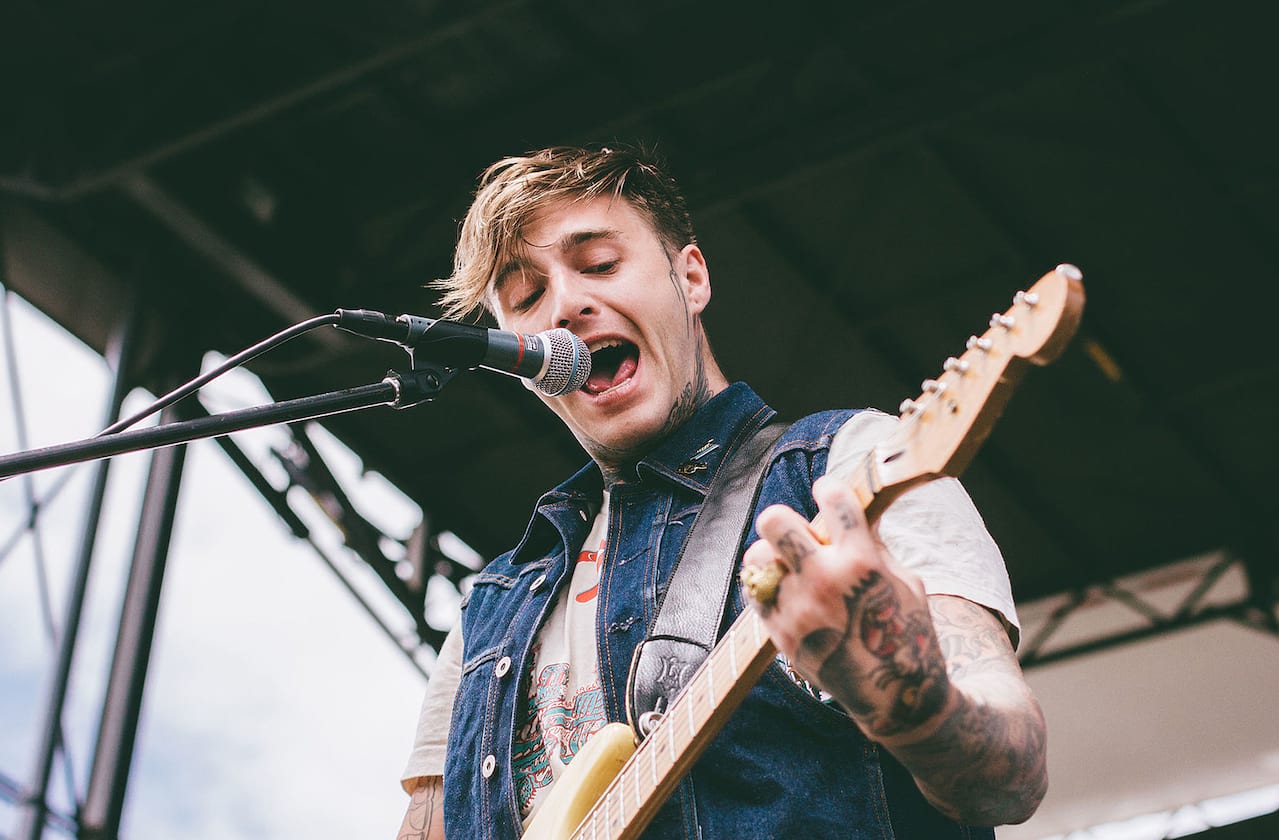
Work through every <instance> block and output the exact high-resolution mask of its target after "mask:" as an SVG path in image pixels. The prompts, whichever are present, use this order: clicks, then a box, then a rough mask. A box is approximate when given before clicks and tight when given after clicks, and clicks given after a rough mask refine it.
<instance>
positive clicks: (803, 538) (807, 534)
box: [755, 505, 818, 572]
mask: <svg viewBox="0 0 1279 840" xmlns="http://www.w3.org/2000/svg"><path fill="white" fill-rule="evenodd" d="M755 527H756V530H758V531H759V535H760V537H762V538H763V539H765V540H768V542H769V543H770V544H771V545H772V546H773V550H774V551H775V552H777V555H778V556H779V557H780V558H781V559H782V560H783V561H785V563H786V565H788V566H790V567H791V569H793V570H794V571H796V572H802V571H803V569H804V561H805V560H807V559H808V558H809V557H812V556H813V554H814V553H816V551H817V545H818V543H817V539H816V538H815V537H814V536H813V532H812V531H811V530H810V529H809V527H808V520H807V519H805V518H804V517H803V516H801V515H800V514H798V513H797V512H795V511H794V510H791V509H790V508H788V507H785V506H783V505H772V506H771V507H768V508H765V509H764V512H763V513H761V514H760V515H759V518H758V519H756V520H755Z"/></svg>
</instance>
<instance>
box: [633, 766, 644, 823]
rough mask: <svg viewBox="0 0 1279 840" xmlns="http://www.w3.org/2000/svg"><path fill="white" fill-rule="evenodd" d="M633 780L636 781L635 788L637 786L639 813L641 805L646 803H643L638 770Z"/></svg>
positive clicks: (636, 804) (636, 802)
mask: <svg viewBox="0 0 1279 840" xmlns="http://www.w3.org/2000/svg"><path fill="white" fill-rule="evenodd" d="M632 781H634V782H635V785H634V788H635V811H636V813H638V812H639V809H640V805H642V804H644V803H643V800H642V799H641V798H640V786H639V784H640V783H639V773H638V772H636V773H635V774H634V779H633V780H632Z"/></svg>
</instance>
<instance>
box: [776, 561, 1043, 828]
mask: <svg viewBox="0 0 1279 840" xmlns="http://www.w3.org/2000/svg"><path fill="white" fill-rule="evenodd" d="M900 585H901V584H900V582H899V581H896V580H894V579H892V578H891V577H890V576H885V575H881V574H880V573H878V572H874V571H872V572H870V573H868V574H867V575H866V576H865V577H863V578H862V579H861V580H859V581H858V582H857V583H856V585H854V586H852V587H851V588H850V589H849V590H848V591H847V592H846V593H845V594H844V596H843V601H844V606H845V616H844V623H843V626H841V627H829V628H825V629H821V630H817V631H814V632H811V633H809V634H808V635H806V636H805V637H804V638H803V639H802V640H801V642H800V646H799V650H798V656H797V660H798V661H799V662H800V663H802V664H804V665H807V667H808V668H810V669H812V672H813V673H814V674H815V675H816V678H817V681H818V682H819V683H820V684H821V685H822V687H823V688H825V689H826V690H827V691H829V692H830V693H831V694H833V695H834V696H835V697H836V699H838V700H839V701H840V702H841V703H842V704H843V705H844V707H845V708H846V709H847V710H848V713H849V714H850V715H851V716H852V717H853V719H854V720H856V721H857V723H858V725H859V726H861V727H862V729H863V731H864V732H866V734H867V735H868V736H869V737H870V738H872V739H874V740H876V741H878V742H880V743H881V744H882V745H883V746H884V747H886V748H887V749H888V750H889V751H890V752H892V753H893V755H895V756H896V757H897V758H898V760H900V761H901V762H902V764H904V765H905V766H906V767H907V769H909V770H910V772H911V774H912V775H913V776H914V777H915V779H916V781H917V782H918V784H919V787H920V789H921V790H922V791H923V792H924V794H925V795H926V796H927V797H928V798H929V800H930V801H932V802H933V804H934V805H936V806H937V807H938V808H939V809H940V810H942V811H943V812H945V813H947V814H948V815H950V816H952V817H954V818H955V819H959V820H962V821H964V822H967V823H970V824H974V825H1000V824H1003V823H1010V822H1021V821H1024V820H1025V819H1027V818H1028V817H1029V816H1030V815H1031V814H1032V813H1034V810H1035V808H1036V807H1038V804H1039V802H1040V800H1041V799H1042V798H1043V795H1044V792H1045V790H1046V788H1047V772H1046V768H1045V754H1046V749H1045V747H1046V744H1045V741H1046V735H1045V728H1044V721H1043V716H1042V713H1041V712H1040V710H1039V706H1038V704H1037V703H1036V702H1035V700H1034V697H1033V696H1032V695H1031V694H1030V691H1029V689H1028V688H1027V687H1026V685H1025V682H1024V681H1023V680H1022V679H1021V676H1020V672H1019V669H1018V668H1017V663H1016V659H1015V657H1014V655H1013V652H1012V647H1011V645H1010V644H1009V642H1008V638H1007V635H1006V634H1005V631H1004V628H1003V627H1002V626H1001V625H1000V623H999V621H998V619H996V618H995V617H994V616H993V615H992V614H991V613H990V612H988V611H987V610H985V609H984V608H983V607H979V606H977V605H976V604H973V603H971V602H969V601H965V600H963V599H961V598H954V597H947V596H934V597H931V598H929V603H928V608H927V609H923V608H914V609H912V608H910V607H908V606H906V605H907V604H909V603H911V601H910V599H908V598H907V599H903V598H902V597H900V596H901V590H900V589H899V588H898V587H899V586H900Z"/></svg>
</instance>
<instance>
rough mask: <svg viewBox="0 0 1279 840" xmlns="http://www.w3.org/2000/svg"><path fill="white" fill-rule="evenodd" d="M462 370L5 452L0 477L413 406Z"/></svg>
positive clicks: (431, 369)
mask: <svg viewBox="0 0 1279 840" xmlns="http://www.w3.org/2000/svg"><path fill="white" fill-rule="evenodd" d="M457 374H458V369H457V368H452V367H444V366H441V365H433V364H427V365H426V366H424V367H421V368H417V367H415V368H414V369H413V370H411V371H409V372H408V373H402V372H400V371H394V370H393V371H390V372H388V373H387V375H386V377H385V378H383V380H382V381H381V382H378V383H375V384H372V385H361V386H359V387H356V388H347V389H344V390H341V391H329V392H326V393H323V394H316V395H314V396H309V397H299V398H298V399H294V400H284V401H282V402H277V403H271V404H269V405H260V406H254V407H253V408H245V409H240V410H238V411H228V412H225V413H222V414H214V415H211V416H209V417H199V418H196V419H194V420H182V421H179V422H177V423H166V424H164V425H162V426H154V427H152V428H148V429H134V430H131V431H124V432H116V433H114V434H109V435H100V436H98V437H92V438H86V439H85V440H80V441H75V442H73V443H62V444H58V445H56V446H46V447H44V448H42V449H31V450H28V451H26V452H17V453H14V454H12V455H0V480H4V479H6V478H10V477H12V476H15V475H21V474H23V473H27V472H34V471H35V470H42V469H48V468H50V467H61V466H65V465H66V464H76V463H80V462H81V461H92V460H96V459H98V458H108V457H110V456H112V455H120V454H123V453H125V452H138V451H141V450H145V449H157V448H159V447H163V446H173V445H175V444H179V443H189V442H190V441H193V440H202V439H204V438H211V437H218V436H220V435H225V434H230V433H231V432H239V431H243V430H245V429H256V428H259V427H261V426H271V425H274V424H276V423H293V422H296V421H298V420H313V419H315V418H317V417H327V416H329V415H332V414H342V413H344V412H348V411H359V410H360V409H364V408H371V407H372V406H375V405H389V406H392V407H394V408H409V407H411V406H415V405H418V404H419V403H423V402H426V401H428V400H432V399H434V398H435V396H436V395H437V394H439V392H440V391H441V390H442V389H443V388H444V386H445V385H447V384H448V383H449V382H450V381H451V380H452V379H453V377H454V376H456V375H457Z"/></svg>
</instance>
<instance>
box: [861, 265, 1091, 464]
mask: <svg viewBox="0 0 1279 840" xmlns="http://www.w3.org/2000/svg"><path fill="white" fill-rule="evenodd" d="M1082 280H1083V274H1082V273H1081V272H1080V271H1079V269H1078V268H1076V267H1075V266H1073V265H1069V264H1062V265H1059V266H1057V268H1056V269H1054V270H1052V271H1050V272H1048V273H1047V274H1045V275H1044V276H1043V277H1041V278H1040V279H1039V281H1038V282H1036V283H1035V285H1033V286H1031V287H1030V288H1029V289H1027V290H1025V291H1023V292H1018V293H1017V294H1016V296H1014V298H1013V305H1012V306H1011V307H1010V308H1009V309H1008V310H1007V311H1006V312H1003V313H1002V314H1001V313H998V312H997V313H995V314H994V315H992V316H991V319H990V325H989V328H988V329H987V330H986V331H985V332H984V333H982V334H981V335H979V336H978V335H974V336H972V337H970V338H969V339H968V344H967V349H966V350H965V352H964V353H963V355H961V356H958V357H954V356H952V357H951V358H949V359H947V360H946V362H945V364H944V365H943V369H942V372H941V373H940V374H939V375H938V376H937V378H936V379H927V380H925V381H924V383H923V386H922V387H923V390H922V391H921V393H920V395H919V396H918V397H916V398H914V399H908V400H905V401H904V402H903V403H902V404H901V409H900V412H901V421H900V422H899V423H898V424H897V429H896V431H894V433H893V434H892V436H890V437H889V438H888V440H886V441H884V442H883V443H881V444H880V445H879V446H878V447H877V448H876V451H875V453H874V455H873V457H874V465H873V466H874V468H875V470H876V472H877V475H878V479H879V481H878V484H879V486H880V487H881V488H887V487H892V486H894V485H905V484H908V483H910V482H912V481H915V480H917V479H921V478H927V477H931V476H934V475H941V474H947V475H958V474H959V473H960V472H962V471H963V469H964V467H966V466H967V465H968V462H969V461H971V460H972V457H973V455H975V454H976V452H977V449H978V448H979V447H980V446H981V444H982V442H983V441H984V440H985V439H986V436H987V435H989V434H990V429H991V427H992V426H993V425H994V422H995V420H996V419H997V418H998V417H999V415H1000V413H1001V412H1002V411H1003V408H1004V405H1005V403H1007V401H1008V397H1009V396H1011V394H1012V389H1013V387H1014V386H1015V385H1016V383H1017V380H1018V379H1019V378H1020V376H1021V374H1022V373H1023V372H1024V371H1025V369H1026V367H1027V365H1028V364H1036V365H1045V364H1048V363H1049V362H1051V361H1052V360H1053V359H1055V358H1057V356H1059V355H1061V352H1062V351H1063V350H1064V349H1065V348H1066V345H1067V344H1068V343H1069V342H1070V339H1071V337H1072V336H1073V335H1074V334H1075V330H1076V329H1077V328H1078V327H1079V321H1080V318H1081V317H1082V316H1083V310H1084V287H1083V283H1082Z"/></svg>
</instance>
